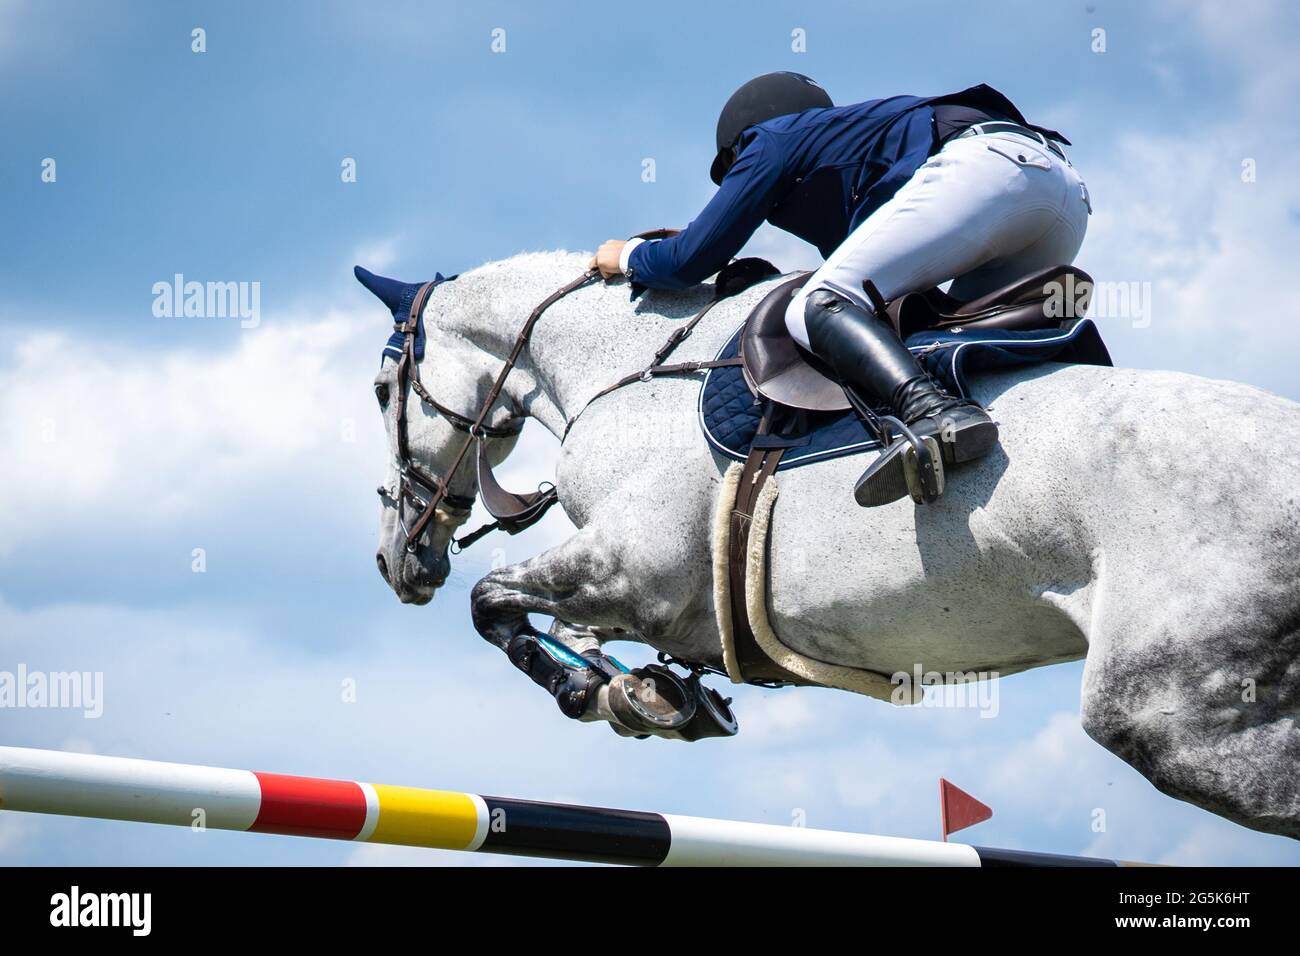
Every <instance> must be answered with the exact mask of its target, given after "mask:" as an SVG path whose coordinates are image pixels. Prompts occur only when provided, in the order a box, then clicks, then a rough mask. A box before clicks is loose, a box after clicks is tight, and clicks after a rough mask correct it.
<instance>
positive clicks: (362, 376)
mask: <svg viewBox="0 0 1300 956" xmlns="http://www.w3.org/2000/svg"><path fill="white" fill-rule="evenodd" d="M159 321H160V322H166V321H172V322H175V321H186V320H176V319H173V320H159ZM194 321H199V320H194ZM207 321H215V320H207ZM382 329H383V326H382V325H380V324H379V323H376V321H375V320H374V317H373V315H364V316H357V315H346V314H343V313H338V312H334V313H329V314H327V315H326V316H324V317H323V318H321V319H319V320H315V321H288V322H274V323H271V322H265V323H264V324H263V325H262V326H261V327H259V328H257V329H254V330H248V331H245V332H243V333H242V334H241V335H240V337H239V341H238V344H237V346H236V347H235V348H233V349H230V350H228V351H221V352H214V353H211V354H207V353H201V352H197V351H182V350H172V351H166V352H141V351H139V350H138V349H136V350H129V349H126V348H123V347H107V348H101V349H97V350H95V351H93V352H92V351H87V350H85V349H83V348H80V343H78V341H77V340H75V339H73V338H71V337H68V336H65V335H64V334H62V333H44V334H33V335H29V336H26V337H24V338H21V339H19V340H18V341H17V343H16V344H15V345H14V346H13V348H12V349H11V351H10V352H9V354H8V355H6V356H4V357H3V359H2V360H0V361H3V370H2V371H0V433H3V434H5V435H6V436H7V445H8V447H7V449H6V453H7V458H6V467H5V468H4V469H3V471H0V498H3V500H4V501H5V508H4V509H3V510H0V542H3V547H4V548H6V549H12V548H14V547H17V546H18V545H20V544H22V543H23V542H24V541H26V540H28V539H30V538H33V537H38V536H40V535H44V534H48V533H50V531H51V529H52V528H56V527H62V528H65V529H66V528H75V527H84V525H85V523H86V522H96V521H100V520H108V521H110V522H116V523H118V524H119V525H120V526H128V527H133V528H141V527H149V526H152V525H155V524H156V523H158V522H167V521H173V520H175V519H177V518H178V517H181V516H185V515H192V514H195V513H197V512H199V511H200V510H208V509H212V508H214V506H218V507H219V506H221V505H224V506H225V507H227V508H231V509H233V508H234V504H233V503H234V502H236V501H237V500H238V499H239V497H240V496H241V495H251V494H255V493H256V490H257V489H258V488H259V487H261V486H264V485H266V484H267V483H268V482H274V481H285V480H287V475H289V474H291V473H294V472H295V471H296V470H298V469H302V468H310V470H311V471H310V473H311V474H312V475H313V476H315V477H316V478H318V479H320V480H322V481H328V480H329V479H330V477H331V476H333V475H338V474H339V473H340V472H343V473H348V472H351V471H352V470H354V469H357V468H358V467H364V468H366V469H367V471H368V472H369V473H370V474H374V475H378V474H380V473H381V470H382V463H383V455H384V444H383V442H384V439H383V435H382V431H381V429H380V428H379V427H378V416H377V414H376V412H375V410H374V408H373V399H372V398H371V395H370V390H369V388H368V382H369V376H370V375H373V370H374V368H375V366H376V364H377V355H378V350H379V344H380V343H379V341H378V339H379V338H380V336H381V335H382ZM349 428H350V429H351V431H352V432H353V433H354V434H355V440H354V441H349V440H347V438H348V435H349V432H348V430H349ZM297 473H298V477H299V478H302V477H303V476H304V473H303V472H302V471H298V472H297ZM303 488H304V492H310V491H312V490H313V489H312V488H311V487H310V483H304V485H303ZM52 516H57V517H58V519H59V520H58V521H57V522H53V523H52V521H51V517H52Z"/></svg>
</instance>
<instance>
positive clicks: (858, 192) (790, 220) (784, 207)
mask: <svg viewBox="0 0 1300 956" xmlns="http://www.w3.org/2000/svg"><path fill="white" fill-rule="evenodd" d="M940 103H952V104H958V105H963V106H972V107H975V108H977V109H981V110H984V111H987V112H989V113H992V114H994V115H1002V116H1006V117H1007V118H1008V119H1012V120H1014V121H1015V122H1017V123H1021V124H1023V125H1025V126H1029V125H1030V124H1029V123H1028V121H1027V120H1026V119H1025V118H1024V116H1022V115H1021V113H1020V111H1019V110H1018V109H1016V107H1015V105H1014V104H1012V102H1011V101H1010V100H1008V99H1007V98H1006V97H1005V96H1003V95H1002V94H1001V93H999V92H998V91H997V90H995V89H993V88H992V87H991V86H987V85H985V84H980V85H979V86H972V87H970V88H969V89H966V90H963V91H961V92H960V93H952V94H948V95H945V96H931V97H917V96H891V97H889V98H888V99H883V100H868V101H867V102H865V103H855V104H853V105H852V106H832V107H826V108H823V109H811V110H805V111H804V112H802V113H791V114H788V115H786V116H778V117H777V118H776V119H771V120H767V121H766V122H763V123H757V124H755V125H754V126H750V127H748V128H747V129H746V130H745V131H744V132H743V133H741V135H740V140H739V141H738V143H737V145H736V161H735V163H734V164H732V167H731V169H730V170H728V171H727V175H726V176H724V177H723V180H722V185H721V186H720V187H719V188H718V191H717V193H716V194H715V195H714V197H713V198H712V199H711V200H710V201H709V204H708V205H707V206H705V207H704V210H703V212H701V213H700V214H699V215H698V216H697V217H696V218H695V219H694V220H693V221H692V222H691V224H690V225H689V226H687V227H686V228H685V229H684V230H682V231H681V232H680V233H679V234H677V235H676V236H672V237H670V238H668V239H661V240H658V241H654V242H643V243H641V244H640V245H638V246H637V247H636V248H635V249H633V250H632V254H631V256H630V257H629V259H628V272H629V273H630V276H629V277H630V278H631V280H632V281H633V282H635V283H637V284H639V285H644V286H648V287H650V288H653V289H684V288H687V287H689V286H692V285H696V284H697V283H700V282H703V281H704V280H705V279H706V278H708V277H709V276H711V275H713V274H714V273H715V272H717V271H718V270H719V269H721V268H722V267H723V266H724V265H726V264H727V262H728V261H730V260H731V259H732V257H734V256H735V255H736V253H737V252H739V251H740V249H741V247H742V246H744V245H745V243H746V242H748V241H749V237H750V236H751V235H753V234H754V231H755V230H756V229H757V228H758V227H759V226H760V225H762V224H763V221H764V220H766V221H768V222H770V223H771V224H772V225H774V226H776V227H777V228H779V229H784V230H785V231H786V232H790V233H793V234H794V235H796V236H798V237H799V238H800V239H803V240H806V241H807V242H810V243H812V244H813V245H814V246H816V247H817V248H818V250H820V251H821V254H822V256H829V255H830V254H831V252H832V251H833V250H834V249H835V248H836V247H837V246H838V245H839V244H840V243H841V242H843V241H844V240H845V238H847V237H848V235H849V233H851V232H852V231H853V230H854V229H855V228H857V226H858V225H859V224H860V223H861V222H862V221H863V220H864V219H866V218H867V217H868V216H869V215H871V214H872V213H873V212H875V211H876V210H877V209H879V208H880V207H881V206H882V205H884V204H885V202H886V201H887V200H888V199H889V198H890V197H891V196H893V195H894V193H896V192H897V191H898V189H899V187H900V186H902V185H903V184H904V183H905V182H907V181H908V180H909V179H910V178H911V177H912V174H913V173H915V172H916V171H917V169H919V168H920V167H921V165H922V164H923V163H924V162H925V161H926V160H927V159H928V158H929V157H930V156H931V155H932V154H933V153H934V152H935V151H936V150H937V149H938V147H939V137H938V134H937V131H936V127H935V122H934V109H933V107H934V106H936V105H938V104H940ZM1032 128H1033V129H1038V130H1039V131H1040V132H1042V133H1043V134H1044V135H1048V136H1051V137H1053V138H1055V139H1061V138H1062V137H1061V136H1060V134H1059V133H1056V132H1054V131H1052V130H1044V129H1041V128H1039V127H1032Z"/></svg>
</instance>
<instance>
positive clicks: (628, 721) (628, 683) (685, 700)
mask: <svg viewBox="0 0 1300 956" xmlns="http://www.w3.org/2000/svg"><path fill="white" fill-rule="evenodd" d="M642 673H643V674H644V673H645V672H644V671H643V672H642ZM695 706H696V705H695V695H694V694H692V693H691V691H690V688H688V687H687V686H686V684H685V683H683V682H682V680H681V679H680V678H679V677H677V676H676V675H674V674H672V673H670V672H668V671H666V670H659V669H656V672H655V673H653V674H646V675H645V676H644V677H643V676H638V674H636V673H632V674H620V675H619V676H618V677H615V678H614V679H613V680H612V681H610V683H609V709H610V711H611V712H612V713H613V714H614V717H615V718H617V719H618V722H619V723H620V724H622V725H623V726H624V727H626V728H628V729H629V730H631V731H633V732H634V733H637V734H644V733H655V734H662V733H668V732H671V731H674V730H679V729H681V728H682V727H685V726H686V725H687V724H688V723H690V721H691V718H692V717H694V716H695Z"/></svg>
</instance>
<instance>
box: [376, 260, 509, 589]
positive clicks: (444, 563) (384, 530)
mask: <svg viewBox="0 0 1300 956" xmlns="http://www.w3.org/2000/svg"><path fill="white" fill-rule="evenodd" d="M354 273H355V275H356V277H357V280H358V281H359V282H360V283H361V284H362V285H364V286H365V287H366V288H367V289H369V290H370V291H371V292H373V293H374V294H375V296H376V297H377V298H378V299H379V300H380V301H381V302H383V303H384V305H385V306H386V307H387V308H388V310H389V311H390V312H391V313H392V315H393V320H394V323H395V325H394V331H393V334H392V335H391V336H390V337H389V340H388V344H387V345H386V346H385V347H384V351H383V355H382V357H381V360H380V367H379V373H378V374H377V375H376V376H375V380H374V390H375V398H376V400H377V402H378V404H379V410H380V413H381V414H382V416H383V419H384V429H385V431H386V433H387V436H388V474H387V478H386V480H385V482H384V484H383V485H381V486H380V487H379V489H378V492H379V497H380V500H381V502H382V503H383V507H382V511H381V513H380V519H379V547H378V550H377V551H376V553H375V561H376V563H377V565H378V567H379V573H380V574H381V575H382V576H383V578H384V580H385V581H386V582H387V583H388V585H389V586H390V587H391V588H392V589H393V591H394V592H395V593H396V594H397V597H398V598H399V599H400V600H401V601H402V602H403V603H406V604H426V603H428V602H429V601H430V600H431V599H432V598H433V595H434V593H435V592H436V591H437V590H438V588H439V587H441V586H442V584H443V582H444V581H446V579H447V576H448V574H449V573H450V571H451V558H450V554H449V552H450V549H451V545H452V542H453V539H454V535H455V532H456V529H457V528H458V527H459V526H460V525H461V524H463V523H464V522H465V521H466V520H467V519H468V518H469V515H470V511H471V509H472V507H473V505H474V502H475V499H476V497H477V495H478V480H477V475H476V470H475V460H474V459H475V455H474V452H475V451H476V449H475V447H474V446H475V445H476V444H477V443H478V442H479V441H485V442H487V443H488V457H489V459H490V460H492V463H493V464H497V463H499V462H500V461H501V460H503V459H504V458H505V456H506V455H507V454H508V453H509V452H510V450H511V449H512V448H513V447H514V442H515V438H516V437H517V436H518V433H519V429H520V428H521V427H522V424H523V422H522V418H521V417H520V416H519V415H517V414H516V413H515V412H514V411H513V410H511V409H509V408H507V407H505V406H504V405H502V407H498V408H494V409H493V410H492V414H491V415H490V416H489V418H496V419H497V420H498V421H496V422H493V421H488V422H486V423H485V425H486V427H485V428H484V429H483V430H481V431H480V432H479V436H478V437H475V436H474V435H472V434H471V427H472V426H473V424H474V421H475V418H476V417H477V414H478V411H479V408H480V406H481V405H482V403H483V401H484V399H485V397H486V395H487V394H488V391H489V389H490V388H491V383H492V378H493V374H492V363H493V361H494V360H493V359H492V358H491V356H489V355H487V353H485V352H484V351H483V350H482V349H480V348H479V347H478V346H476V345H474V344H473V343H472V342H471V341H470V340H469V339H468V338H466V337H465V336H464V335H461V334H447V333H446V331H445V329H444V327H443V326H442V325H441V324H440V322H441V320H442V319H444V318H446V317H447V316H449V315H451V314H452V313H453V312H454V311H455V310H456V309H457V308H458V306H457V301H456V299H457V297H456V296H455V295H454V294H449V293H450V288H448V287H444V283H447V282H449V281H450V280H449V279H446V278H444V277H443V276H442V274H441V273H439V274H437V276H436V277H435V278H434V279H433V281H432V282H427V283H412V282H400V281H398V280H396V279H388V278H385V277H383V276H378V275H375V274H374V273H371V272H369V271H367V270H365V269H363V268H361V267H360V266H357V267H356V269H355V270H354ZM451 278H452V279H454V278H456V277H455V276H452V277H451ZM459 308H461V309H464V308H467V305H466V304H464V303H462V304H461V305H460V306H459ZM503 401H504V399H503ZM501 419H504V423H502V422H501V421H500V420H501Z"/></svg>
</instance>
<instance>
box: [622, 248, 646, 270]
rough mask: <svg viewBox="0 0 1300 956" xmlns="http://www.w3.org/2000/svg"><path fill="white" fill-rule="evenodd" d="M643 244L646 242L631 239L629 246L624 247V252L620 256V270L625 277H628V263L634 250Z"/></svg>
mask: <svg viewBox="0 0 1300 956" xmlns="http://www.w3.org/2000/svg"><path fill="white" fill-rule="evenodd" d="M643 242H645V240H644V239H629V240H628V241H627V244H626V245H625V246H623V251H622V252H620V253H619V254H618V269H619V271H620V272H622V273H623V275H627V263H628V260H629V259H631V258H632V250H633V249H635V248H636V247H637V246H639V245H641V243H643Z"/></svg>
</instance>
